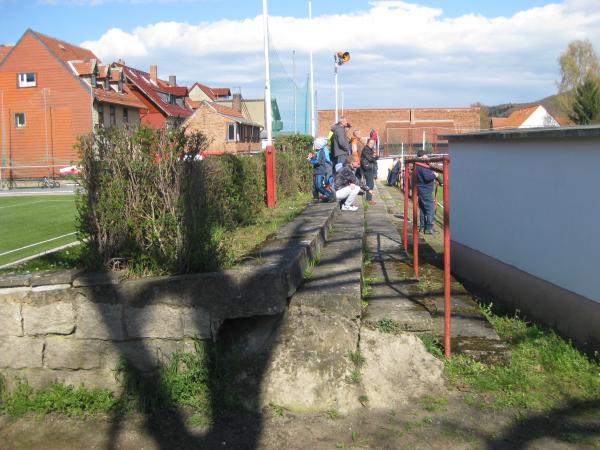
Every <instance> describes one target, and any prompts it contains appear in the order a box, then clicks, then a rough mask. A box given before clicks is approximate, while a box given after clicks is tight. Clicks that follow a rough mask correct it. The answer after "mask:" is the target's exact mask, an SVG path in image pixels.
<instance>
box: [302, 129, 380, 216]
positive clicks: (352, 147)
mask: <svg viewBox="0 0 600 450" xmlns="http://www.w3.org/2000/svg"><path fill="white" fill-rule="evenodd" d="M350 128H351V125H350V124H349V123H348V119H347V118H346V117H342V118H340V120H339V122H338V123H336V124H334V125H333V126H332V127H331V132H330V133H329V136H328V137H327V138H325V137H319V138H316V139H315V141H314V147H315V152H314V153H310V154H309V156H308V159H309V160H310V162H311V164H312V165H313V169H314V193H315V195H316V196H318V197H319V198H320V199H321V200H322V201H327V202H332V201H343V203H342V205H341V209H342V210H343V211H356V210H357V209H358V207H357V206H355V205H354V202H355V201H356V198H357V197H358V195H360V194H362V193H364V194H365V195H366V198H367V201H368V202H369V204H372V205H373V204H375V201H374V200H373V195H372V191H373V188H374V186H375V181H374V180H375V179H376V177H377V158H379V150H378V149H379V146H378V141H377V132H376V131H375V130H371V133H370V136H369V138H367V139H363V138H362V136H361V132H360V130H355V131H354V132H353V133H352V137H350V136H349V135H348V132H349V130H350ZM363 178H364V181H363Z"/></svg>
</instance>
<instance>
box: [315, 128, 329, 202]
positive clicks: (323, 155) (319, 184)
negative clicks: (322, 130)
mask: <svg viewBox="0 0 600 450" xmlns="http://www.w3.org/2000/svg"><path fill="white" fill-rule="evenodd" d="M314 145H315V151H316V152H315V153H311V154H310V155H309V161H310V163H311V164H312V166H313V171H314V187H315V189H316V191H317V192H318V193H319V194H320V197H321V199H322V200H323V201H326V202H330V201H334V200H335V195H334V192H333V190H332V188H331V187H330V186H331V185H332V184H333V163H332V162H331V155H330V152H329V148H328V147H327V138H324V137H319V138H316V139H315V143H314Z"/></svg>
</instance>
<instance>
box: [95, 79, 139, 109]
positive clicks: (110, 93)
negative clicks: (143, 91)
mask: <svg viewBox="0 0 600 450" xmlns="http://www.w3.org/2000/svg"><path fill="white" fill-rule="evenodd" d="M94 97H96V99H98V101H100V102H103V103H111V104H113V105H123V106H130V107H132V108H139V109H145V108H146V105H144V104H143V103H142V102H141V101H140V100H139V99H138V98H137V97H136V96H135V95H133V94H132V93H131V90H130V89H129V87H127V86H126V85H123V93H122V94H119V93H118V92H115V91H114V90H113V89H109V90H105V89H103V88H96V89H94Z"/></svg>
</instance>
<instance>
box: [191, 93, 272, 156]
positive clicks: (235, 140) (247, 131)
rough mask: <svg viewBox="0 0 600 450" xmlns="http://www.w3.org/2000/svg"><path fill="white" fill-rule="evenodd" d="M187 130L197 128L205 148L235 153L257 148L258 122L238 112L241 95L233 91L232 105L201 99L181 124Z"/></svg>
mask: <svg viewBox="0 0 600 450" xmlns="http://www.w3.org/2000/svg"><path fill="white" fill-rule="evenodd" d="M183 126H185V127H186V129H187V132H193V131H200V132H202V133H204V134H205V135H206V136H207V137H208V139H209V141H210V145H209V148H208V151H209V152H217V153H221V152H223V153H237V152H251V151H259V150H261V142H260V131H261V126H260V124H258V123H256V122H253V121H251V120H249V119H247V118H246V117H244V115H243V114H242V110H241V96H240V94H236V95H234V100H233V107H231V108H230V107H228V106H223V105H220V104H218V103H215V102H209V101H206V100H204V101H202V102H200V103H199V104H198V105H197V108H196V110H195V111H194V114H193V115H192V116H190V117H189V118H188V119H187V120H186V121H185V122H184V124H183Z"/></svg>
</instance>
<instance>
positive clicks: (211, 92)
mask: <svg viewBox="0 0 600 450" xmlns="http://www.w3.org/2000/svg"><path fill="white" fill-rule="evenodd" d="M194 86H198V87H199V88H200V89H201V90H202V92H204V93H205V94H206V95H207V96H208V97H209V98H210V99H211V100H216V99H217V97H223V96H230V95H231V90H230V89H229V88H211V87H208V86H207V85H205V84H202V83H194V85H193V86H192V87H191V88H190V91H191V90H192V89H194Z"/></svg>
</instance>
